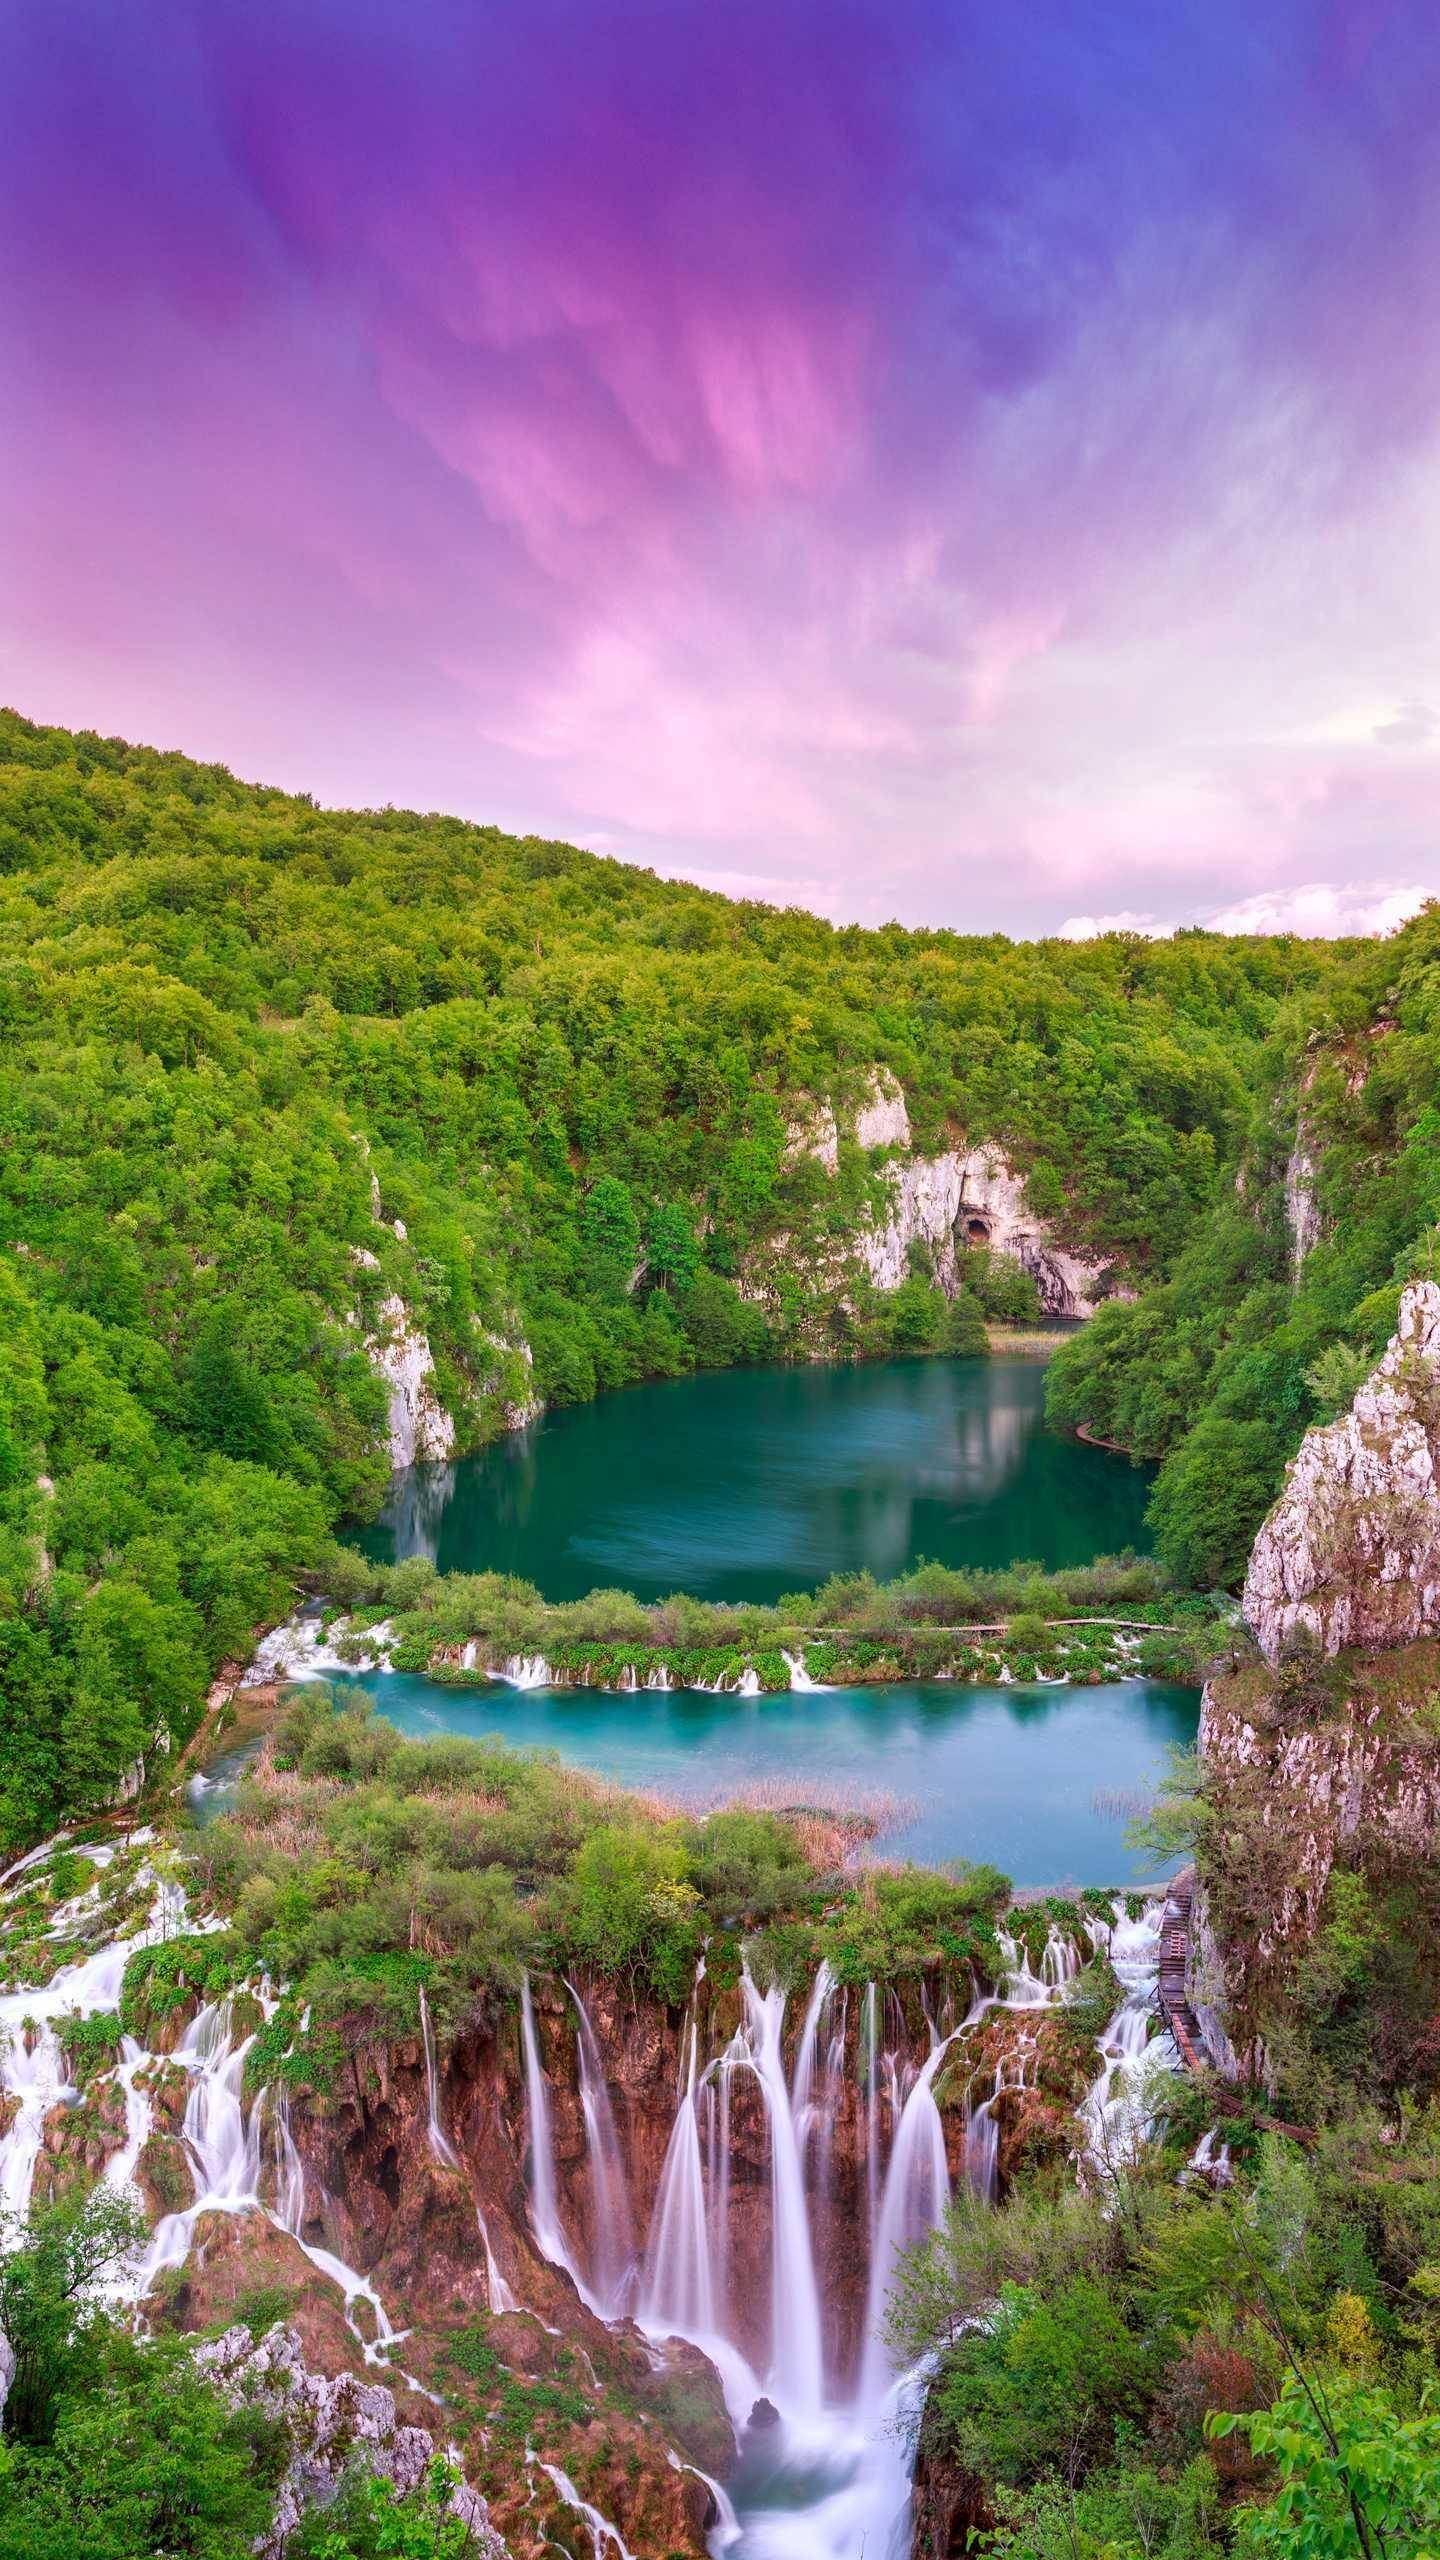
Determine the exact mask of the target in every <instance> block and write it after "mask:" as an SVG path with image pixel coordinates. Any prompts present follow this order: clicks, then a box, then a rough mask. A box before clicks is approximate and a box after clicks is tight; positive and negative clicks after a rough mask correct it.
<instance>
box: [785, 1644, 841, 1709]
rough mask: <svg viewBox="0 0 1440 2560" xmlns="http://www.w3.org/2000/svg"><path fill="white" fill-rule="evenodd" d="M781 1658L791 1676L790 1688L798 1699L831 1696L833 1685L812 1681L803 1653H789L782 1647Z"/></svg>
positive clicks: (826, 1682)
mask: <svg viewBox="0 0 1440 2560" xmlns="http://www.w3.org/2000/svg"><path fill="white" fill-rule="evenodd" d="M780 1658H781V1660H782V1662H783V1663H784V1665H785V1668H786V1670H787V1671H788V1672H789V1674H790V1686H791V1688H792V1689H793V1690H794V1692H795V1695H796V1696H797V1697H798V1698H827V1697H828V1696H829V1695H830V1688H831V1683H830V1682H829V1681H828V1680H812V1679H811V1677H810V1674H809V1672H808V1671H807V1670H806V1668H805V1656H804V1654H803V1653H787V1652H786V1651H785V1649H784V1647H783V1646H782V1647H781V1654H780Z"/></svg>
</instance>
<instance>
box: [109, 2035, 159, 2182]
mask: <svg viewBox="0 0 1440 2560" xmlns="http://www.w3.org/2000/svg"><path fill="white" fill-rule="evenodd" d="M150 2060H151V2056H150V2055H149V2054H148V2053H147V2052H146V2050H145V2047H144V2046H143V2044H137V2043H136V2041H135V2038H134V2037H133V2036H122V2037H121V2039H120V2059H119V2061H118V2063H117V2064H116V2066H115V2077H116V2079H117V2080H118V2081H119V2083H120V2086H121V2088H122V2089H123V2090H124V2092H125V2141H124V2146H123V2148H122V2149H121V2150H119V2151H113V2152H112V2153H111V2155H110V2157H109V2159H108V2160H107V2161H106V2163H105V2184H106V2185H107V2187H114V2188H115V2189H116V2191H117V2193H119V2194H121V2195H123V2194H124V2193H125V2190H126V2188H127V2187H129V2186H130V2185H131V2184H132V2183H133V2180H134V2176H135V2171H136V2169H137V2168H138V2166H139V2162H140V2154H141V2152H142V2151H143V2149H144V2147H145V2141H146V2137H147V2136H148V2134H149V2131H150V2121H151V2108H150V2100H149V2097H148V2095H147V2093H146V2092H145V2090H143V2089H137V2088H136V2086H135V2074H136V2072H137V2071H139V2070H141V2069H143V2068H144V2066H145V2065H146V2064H147V2063H148V2062H149V2061H150Z"/></svg>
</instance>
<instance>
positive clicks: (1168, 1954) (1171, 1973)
mask: <svg viewBox="0 0 1440 2560" xmlns="http://www.w3.org/2000/svg"><path fill="white" fill-rule="evenodd" d="M1194 1899H1195V1870H1194V1868H1193V1867H1187V1868H1186V1869H1185V1871H1184V1873H1183V1874H1182V1875H1178V1876H1177V1877H1176V1878H1175V1881H1174V1883H1173V1884H1172V1885H1171V1887H1170V1891H1169V1894H1168V1896H1167V1898H1166V1903H1165V1909H1164V1911H1163V1913H1162V1914H1161V1919H1160V1978H1159V1981H1158V1983H1157V1985H1156V1993H1155V2000H1156V2006H1157V2008H1158V2009H1159V2011H1160V2015H1161V2017H1162V2018H1163V2019H1164V2021H1165V2024H1166V2026H1167V2027H1168V2028H1169V2030H1170V2033H1171V2035H1172V2036H1173V2037H1174V2039H1175V2050H1176V2052H1177V2053H1178V2054H1179V2056H1180V2059H1181V2061H1182V2062H1183V2063H1184V2065H1185V2068H1186V2070H1187V2071H1208V2070H1209V2068H1210V2055H1209V2053H1208V2052H1207V2050H1206V2046H1205V2038H1204V2036H1203V2034H1202V2033H1201V2028H1200V2021H1199V2019H1198V2018H1197V2017H1196V2015H1195V2012H1194V2010H1193V2009H1192V2008H1191V2006H1190V1994H1189V1991H1188V1989H1187V1986H1186V1980H1185V1976H1186V1972H1187V1970H1188V1966H1189V1960H1190V1908H1191V1905H1192V1903H1193V1902H1194Z"/></svg>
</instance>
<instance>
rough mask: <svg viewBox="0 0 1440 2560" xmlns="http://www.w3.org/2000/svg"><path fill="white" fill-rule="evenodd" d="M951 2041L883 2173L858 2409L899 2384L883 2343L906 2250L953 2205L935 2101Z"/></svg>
mask: <svg viewBox="0 0 1440 2560" xmlns="http://www.w3.org/2000/svg"><path fill="white" fill-rule="evenodd" d="M951 2041H952V2039H951V2038H950V2037H948V2036H947V2037H945V2038H944V2039H943V2041H942V2042H940V2043H938V2044H936V2045H934V2046H933V2047H932V2049H931V2051H930V2053H929V2055H928V2056H927V2058H926V2060H925V2062H924V2063H923V2064H922V2066H921V2068H920V2071H919V2073H918V2075H917V2077H916V2080H915V2085H914V2087H913V2088H912V2090H911V2092H910V2095H909V2097H908V2098H907V2099H906V2101H905V2104H904V2107H903V2109H902V2111H901V2115H900V2121H899V2124H898V2125H897V2126H896V2129H895V2140H894V2142H893V2144H892V2145H891V2149H890V2166H889V2168H888V2169H887V2171H886V2173H885V2192H884V2195H883V2196H882V2198H881V2202H880V2224H879V2229H878V2230H877V2232H876V2235H875V2244H874V2247H873V2248H872V2250H871V2252H870V2285H869V2292H868V2295H867V2299H866V2305H865V2345H864V2351H863V2354H862V2357H861V2365H860V2405H861V2407H862V2409H873V2408H875V2407H876V2406H877V2405H878V2403H879V2402H880V2401H881V2400H882V2399H883V2398H884V2397H885V2394H886V2393H887V2391H889V2390H891V2389H892V2388H893V2386H894V2382H895V2371H894V2366H893V2364H892V2362H891V2359H890V2356H889V2353H888V2350H887V2347H886V2343H885V2309H886V2304H887V2303H888V2301H889V2299H890V2289H891V2286H892V2284H893V2283H894V2279H895V2268H896V2265H897V2262H898V2261H899V2259H900V2256H901V2254H902V2252H903V2251H904V2250H906V2249H908V2248H911V2247H912V2246H913V2244H914V2243H915V2242H916V2241H917V2240H922V2239H923V2238H924V2236H925V2234H926V2232H927V2231H933V2230H935V2229H936V2227H937V2225H938V2224H939V2222H940V2221H941V2219H942V2217H943V2215H944V2211H945V2207H946V2206H947V2204H948V2203H949V2201H950V2171H949V2167H948V2165H947V2163H946V2159H945V2127H944V2125H943V2124H942V2122H941V2119H940V2110H939V2107H938V2106H937V2105H936V2103H935V2078H936V2074H937V2073H938V2071H939V2069H940V2065H941V2063H942V2062H943V2060H944V2058H945V2056H946V2054H947V2053H948V2052H949V2050H950V2045H951Z"/></svg>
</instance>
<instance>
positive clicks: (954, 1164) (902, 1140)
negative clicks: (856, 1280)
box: [786, 1067, 1107, 1317]
mask: <svg viewBox="0 0 1440 2560" xmlns="http://www.w3.org/2000/svg"><path fill="white" fill-rule="evenodd" d="M848 1134H849V1135H850V1136H851V1137H853V1139H854V1141H855V1143H856V1145H857V1146H860V1147H862V1148H864V1149H865V1150H866V1152H867V1153H871V1154H877V1155H878V1153H879V1152H880V1150H881V1149H882V1148H883V1149H884V1150H886V1151H887V1152H888V1153H889V1155H890V1156H891V1159H892V1160H891V1162H890V1163H888V1164H887V1165H886V1166H885V1167H884V1168H883V1175H884V1182H885V1187H886V1194H887V1196H886V1197H885V1198H884V1199H883V1201H882V1203H881V1205H880V1206H879V1207H878V1208H877V1210H876V1211H875V1214H874V1215H873V1216H872V1217H871V1218H870V1220H869V1221H868V1222H867V1223H866V1224H865V1225H864V1226H862V1227H861V1229H860V1231H859V1234H858V1235H857V1236H856V1238H855V1241H854V1252H855V1257H856V1259H857V1260H858V1261H859V1263H860V1264H861V1266H862V1268H863V1269H864V1270H865V1272H866V1273H867V1274H868V1276H869V1278H870V1280H871V1282H872V1283H873V1285H874V1286H875V1287H876V1288H877V1289H883V1290H887V1291H888V1290H891V1289H898V1288H899V1286H900V1284H901V1282H902V1280H904V1279H905V1278H906V1277H907V1276H908V1273H909V1269H910V1248H911V1246H912V1245H916V1244H918V1245H923V1246H924V1248H925V1250H926V1252H927V1254H928V1255H929V1257H930V1259H931V1262H932V1264H933V1267H934V1271H935V1276H936V1278H937V1280H938V1281H939V1283H940V1286H941V1288H942V1289H944V1290H946V1291H947V1292H948V1293H949V1294H950V1295H952V1296H953V1295H954V1293H955V1291H956V1290H957V1289H958V1288H959V1286H960V1284H961V1279H962V1276H963V1275H962V1263H963V1257H964V1254H965V1250H966V1248H967V1246H971V1245H982V1244H983V1245H986V1246H988V1247H989V1249H990V1251H991V1252H992V1253H1003V1254H1007V1255H1008V1256H1009V1257H1010V1259H1011V1260H1012V1261H1014V1262H1018V1263H1019V1265H1020V1267H1021V1269H1022V1270H1024V1271H1028V1272H1029V1273H1030V1275H1031V1277H1032V1279H1033V1280H1034V1282H1035V1286H1036V1289H1037V1291H1038V1293H1039V1299H1040V1304H1041V1307H1042V1308H1043V1310H1044V1312H1045V1313H1046V1314H1047V1315H1051V1316H1065V1317H1074V1316H1088V1315H1089V1314H1090V1312H1091V1310H1092V1308H1093V1305H1094V1302H1095V1298H1096V1296H1097V1294H1098V1292H1099V1288H1100V1284H1101V1281H1102V1280H1103V1278H1104V1275H1105V1272H1106V1269H1107V1265H1106V1264H1105V1263H1104V1262H1103V1261H1087V1260H1086V1259H1085V1258H1084V1257H1083V1256H1082V1255H1079V1254H1074V1253H1070V1252H1068V1251H1067V1250H1066V1249H1065V1248H1064V1247H1063V1246H1061V1245H1058V1244H1056V1242H1055V1241H1054V1239H1053V1237H1052V1236H1051V1235H1050V1232H1049V1230H1048V1228H1047V1226H1046V1224H1045V1222H1044V1220H1043V1219H1041V1218H1038V1217H1037V1216H1036V1215H1035V1213H1034V1211H1033V1210H1032V1209H1031V1207H1030V1205H1029V1202H1028V1200H1027V1197H1026V1190H1025V1177H1024V1175H1023V1174H1021V1173H1017V1172H1016V1170H1015V1168H1014V1167H1013V1166H1012V1165H1011V1164H1010V1162H1009V1161H1008V1159H1007V1157H1006V1156H1005V1154H1004V1152H1003V1150H1002V1149H1001V1148H1000V1147H999V1146H997V1145H995V1144H994V1143H993V1142H990V1141H987V1142H985V1143H983V1144H981V1145H979V1146H975V1147H969V1148H949V1149H947V1150H946V1151H945V1152H944V1153H942V1154H939V1155H917V1154H915V1153H914V1151H913V1132H912V1130H911V1126H910V1114H909V1110H908V1108H907V1105H906V1101H905V1095H904V1092H903V1091H902V1089H901V1087H900V1085H899V1083H898V1082H897V1080H896V1078H895V1077H894V1076H893V1075H892V1074H891V1073H890V1071H889V1069H888V1068H884V1067H877V1068H874V1069H873V1070H872V1071H871V1074H870V1076H869V1078H868V1080H867V1082H866V1085H865V1089H864V1093H863V1095H862V1097H861V1100H860V1103H859V1105H858V1107H857V1108H856V1110H855V1111H854V1113H853V1115H852V1117H851V1119H850V1122H849V1131H848ZM841 1135H842V1121H841V1118H840V1116H839V1115H837V1113H836V1111H835V1109H834V1107H833V1105H832V1104H831V1103H829V1102H823V1103H819V1104H817V1105H816V1106H815V1108H814V1110H813V1111H811V1112H810V1113H809V1114H808V1115H807V1116H806V1117H805V1118H804V1119H803V1120H797V1121H795V1122H792V1124H791V1126H790V1129H789V1130H788V1132H787V1135H786V1154H787V1157H788V1158H789V1159H790V1160H791V1161H792V1162H793V1161H794V1160H795V1159H796V1158H797V1157H799V1156H802V1155H808V1156H812V1157H813V1158H814V1159H815V1160H816V1162H817V1163H819V1164H821V1165H823V1166H824V1168H825V1171H826V1172H827V1173H828V1174H831V1175H834V1174H835V1173H836V1171H837V1169H838V1166H839V1149H840V1139H841Z"/></svg>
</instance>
